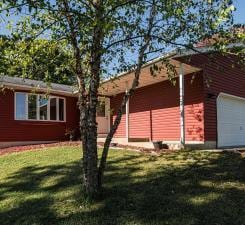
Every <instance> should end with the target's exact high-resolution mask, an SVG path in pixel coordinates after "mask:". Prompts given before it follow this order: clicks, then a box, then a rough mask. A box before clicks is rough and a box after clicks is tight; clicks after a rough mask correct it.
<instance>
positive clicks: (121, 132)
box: [110, 94, 126, 137]
mask: <svg viewBox="0 0 245 225" xmlns="http://www.w3.org/2000/svg"><path fill="white" fill-rule="evenodd" d="M122 98H123V94H119V95H117V96H114V97H112V98H111V100H110V105H111V110H112V122H113V121H114V120H115V118H116V115H117V110H118V108H119V106H120V104H121V101H122ZM115 137H126V115H125V113H124V114H123V116H122V119H121V123H120V125H119V127H118V129H117V132H116V134H115Z"/></svg>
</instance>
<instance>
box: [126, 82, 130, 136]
mask: <svg viewBox="0 0 245 225" xmlns="http://www.w3.org/2000/svg"><path fill="white" fill-rule="evenodd" d="M125 85H126V91H125V92H126V94H127V93H128V82H127V81H126V83H125ZM126 138H127V139H129V100H128V101H127V103H126Z"/></svg>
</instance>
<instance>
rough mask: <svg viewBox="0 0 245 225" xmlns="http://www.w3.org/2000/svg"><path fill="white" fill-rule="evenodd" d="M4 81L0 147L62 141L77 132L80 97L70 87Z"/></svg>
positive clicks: (0, 106) (1, 97)
mask: <svg viewBox="0 0 245 225" xmlns="http://www.w3.org/2000/svg"><path fill="white" fill-rule="evenodd" d="M2 82H4V84H5V88H4V89H3V90H2V91H1V93H0V122H1V123H0V124H1V125H0V146H2V147H4V146H10V145H18V144H35V143H47V142H53V141H62V140H67V139H69V134H68V133H69V132H70V131H74V132H78V121H79V120H78V118H79V112H78V108H77V98H76V97H75V96H74V94H73V92H72V90H71V88H70V87H66V86H65V85H55V86H54V87H53V88H52V89H50V88H47V87H46V86H45V84H43V83H42V82H38V81H31V80H22V79H20V78H11V77H4V81H2ZM40 84H41V85H42V86H43V87H40ZM47 93H49V94H48V95H47Z"/></svg>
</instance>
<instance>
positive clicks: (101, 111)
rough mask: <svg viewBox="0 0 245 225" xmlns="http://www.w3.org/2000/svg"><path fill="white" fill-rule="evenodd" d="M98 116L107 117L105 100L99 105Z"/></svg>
mask: <svg viewBox="0 0 245 225" xmlns="http://www.w3.org/2000/svg"><path fill="white" fill-rule="evenodd" d="M97 116H99V117H105V102H104V101H103V102H102V101H101V102H99V105H98V106H97Z"/></svg>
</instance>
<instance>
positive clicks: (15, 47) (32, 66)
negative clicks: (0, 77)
mask: <svg viewBox="0 0 245 225" xmlns="http://www.w3.org/2000/svg"><path fill="white" fill-rule="evenodd" d="M71 59H72V58H71V51H70V49H68V48H67V45H66V43H65V41H61V42H57V41H55V40H45V39H39V40H33V41H28V40H25V41H23V40H14V39H13V38H12V39H11V38H8V37H6V36H2V37H0V74H5V75H8V76H18V77H24V78H30V79H35V80H43V81H45V82H54V83H62V84H73V83H74V80H75V76H74V73H73V72H72V71H71V62H72V61H71Z"/></svg>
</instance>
